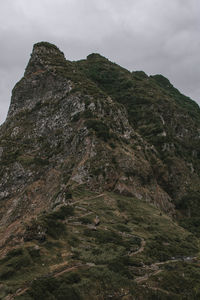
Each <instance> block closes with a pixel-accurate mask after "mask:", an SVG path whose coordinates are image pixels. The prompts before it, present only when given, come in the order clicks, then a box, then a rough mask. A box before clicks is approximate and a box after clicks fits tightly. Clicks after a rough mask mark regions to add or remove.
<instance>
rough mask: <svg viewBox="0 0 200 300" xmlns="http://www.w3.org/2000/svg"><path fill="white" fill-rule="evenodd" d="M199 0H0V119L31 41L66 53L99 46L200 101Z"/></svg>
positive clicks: (70, 54) (124, 63) (85, 52)
mask: <svg viewBox="0 0 200 300" xmlns="http://www.w3.org/2000/svg"><path fill="white" fill-rule="evenodd" d="M199 14H200V1H199V0H190V1H188V0H171V1H166V0H29V1H27V0H15V1H13V0H2V1H1V2H0V20H1V21H0V41H1V55H0V76H1V81H0V123H2V122H3V120H4V119H5V117H6V113H7V110H8V106H9V103H10V96H11V90H12V88H13V86H14V84H15V83H16V82H17V81H18V80H19V79H20V78H21V77H22V76H23V72H24V69H25V66H26V64H27V62H28V59H29V55H30V52H31V51H32V46H33V44H34V43H36V42H39V41H42V40H43V41H49V42H52V43H55V44H56V45H57V46H58V47H59V48H60V49H61V50H62V51H63V52H64V53H65V56H66V58H67V59H70V60H76V59H81V58H85V57H86V56H87V55H88V54H90V53H92V52H99V53H101V54H102V55H104V56H106V57H107V58H109V59H110V60H112V61H115V62H116V63H118V64H120V65H122V66H123V67H125V68H127V69H129V70H144V71H145V72H146V73H148V74H163V75H164V76H166V77H167V78H168V79H169V80H170V81H171V82H172V83H173V84H174V85H175V86H176V87H177V88H178V89H179V90H180V91H181V92H183V93H184V94H186V95H188V96H190V97H191V98H193V99H194V100H195V101H197V102H198V103H200V85H199V78H200V68H199V65H200V56H199V49H200V18H199Z"/></svg>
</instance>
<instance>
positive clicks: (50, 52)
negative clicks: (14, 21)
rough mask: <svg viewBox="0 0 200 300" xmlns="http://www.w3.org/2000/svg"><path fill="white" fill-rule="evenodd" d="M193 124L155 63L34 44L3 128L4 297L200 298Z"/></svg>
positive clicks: (199, 118)
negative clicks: (119, 61)
mask: <svg viewBox="0 0 200 300" xmlns="http://www.w3.org/2000/svg"><path fill="white" fill-rule="evenodd" d="M199 134H200V109H199V107H198V105H197V104H196V103H195V102H194V101H192V100H191V99H189V98H188V97H186V96H184V95H182V94H181V93H180V92H179V91H178V90H177V89H175V88H174V87H173V86H172V85H171V83H170V82H169V81H168V79H166V78H164V77H163V76H162V75H155V76H150V77H149V76H147V75H146V74H145V73H144V72H141V71H140V72H139V71H137V72H129V71H127V70H125V69H123V68H122V67H120V66H118V65H116V64H114V63H112V62H110V61H109V60H107V59H106V58H104V57H102V56H101V55H99V54H91V55H89V56H88V57H87V59H85V60H81V61H78V62H70V61H68V60H66V59H65V57H64V54H63V53H62V52H61V51H60V50H59V49H58V48H57V47H56V46H54V45H52V44H49V43H46V42H41V43H38V44H35V45H34V47H33V52H32V54H31V58H30V61H29V63H28V65H27V67H26V70H25V73H24V77H23V78H22V79H21V80H20V81H19V82H18V83H17V84H16V86H15V87H14V89H13V93H12V99H11V105H10V108H9V112H8V116H7V119H6V121H5V123H4V124H3V125H2V126H1V128H0V167H1V168H0V174H1V176H0V200H1V207H0V224H1V229H0V254H1V257H2V258H1V269H0V297H1V299H6V300H9V299H99V300H100V299H124V300H125V299H197V298H198V297H199V296H200V290H199V280H200V272H199V270H198V268H199V256H198V255H199V235H200V217H199V212H200V191H199V186H200V176H199V175H200V172H199V168H200V164H199V162H200V151H199V149H200V135H199ZM183 282H184V288H183ZM184 297H185V298H184Z"/></svg>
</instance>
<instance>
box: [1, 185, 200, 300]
mask: <svg viewBox="0 0 200 300" xmlns="http://www.w3.org/2000/svg"><path fill="white" fill-rule="evenodd" d="M71 197H72V198H73V201H75V203H76V201H78V206H76V205H70V206H62V207H60V208H59V209H57V210H55V211H53V212H52V213H49V214H45V215H44V216H43V215H41V216H40V217H39V218H38V220H37V221H35V223H32V225H31V226H32V227H31V226H30V225H29V227H30V228H32V230H33V229H34V230H35V232H37V230H38V226H40V227H39V228H40V231H42V230H44V232H45V236H46V238H45V240H44V241H43V242H42V243H41V242H39V248H38V246H37V247H35V246H34V245H35V242H37V240H36V239H35V240H34V239H33V240H32V241H31V242H30V241H27V242H26V241H25V245H24V248H19V249H16V250H13V251H11V252H9V253H8V254H7V256H6V257H5V258H4V259H3V260H2V261H1V265H2V266H3V268H2V271H1V274H0V280H1V281H2V282H4V283H6V284H7V288H9V285H10V284H11V285H12V289H13V291H14V290H15V289H17V287H19V286H20V284H21V285H22V284H24V280H25V279H24V277H23V275H22V272H23V274H24V276H27V278H28V280H29V282H28V283H27V278H26V286H27V284H28V290H27V291H26V292H24V294H23V295H20V296H17V297H16V299H19V300H20V299H21V300H22V299H30V300H31V299H42V297H43V298H44V297H46V298H47V299H68V298H66V297H69V299H91V300H92V299H98V297H100V296H101V297H103V299H106V297H108V295H115V297H116V299H118V298H119V297H121V296H120V295H121V294H122V289H124V293H125V294H126V293H127V294H129V295H134V296H136V295H140V296H141V295H143V297H146V298H145V299H156V298H153V297H155V295H158V293H159V294H160V296H159V297H160V298H159V299H165V298H162V297H164V296H163V293H162V292H161V291H160V292H157V293H156V292H155V291H153V290H151V288H148V289H146V288H143V287H142V286H141V285H140V284H137V278H138V277H140V276H141V277H142V276H144V275H145V272H146V271H145V270H150V271H149V272H152V273H153V272H155V270H154V268H153V264H154V263H160V262H162V263H164V264H163V265H161V266H160V267H159V268H160V270H161V272H162V273H161V274H162V276H169V277H166V282H165V281H164V278H165V277H162V278H163V281H162V282H161V284H160V285H159V286H162V288H163V289H167V290H168V291H170V293H172V294H170V295H176V294H177V293H178V291H179V289H181V280H179V279H177V281H176V291H175V289H173V288H171V289H169V288H168V286H167V284H169V283H170V282H171V277H170V276H171V275H170V274H172V273H171V269H170V268H171V265H172V266H173V262H174V260H177V259H178V262H177V263H179V261H180V263H181V261H182V260H183V259H185V257H191V259H193V256H195V255H197V253H198V241H197V239H196V238H195V237H194V236H193V235H192V234H189V233H188V232H187V231H185V230H184V229H182V228H181V227H179V226H177V224H174V223H173V222H172V220H171V219H170V218H169V217H167V216H166V215H165V214H162V215H160V212H159V210H157V209H156V208H155V207H153V206H152V205H149V204H148V203H145V202H143V201H142V200H137V199H135V198H132V197H125V196H120V195H118V194H114V193H104V195H102V196H101V197H98V194H96V193H93V192H90V191H88V190H86V189H85V188H84V186H80V187H78V188H77V189H76V190H74V191H72V195H71ZM108 199H109V201H108ZM111 203H112V204H111ZM96 215H98V216H99V218H100V224H99V225H98V226H97V227H96V228H95V227H94V226H93V225H92V224H93V220H94V217H95V216H96ZM66 221H67V224H66ZM77 221H78V222H77ZM80 221H81V223H80ZM33 224H35V225H33ZM34 226H35V227H34ZM29 233H30V232H29ZM30 243H31V244H30ZM64 253H68V254H67V255H66V254H65V255H64ZM168 260H169V262H168ZM174 263H176V261H175V262H174ZM190 263H191V262H190V261H189V262H188V263H187V262H185V264H186V269H187V268H188V270H189V268H190ZM193 264H194V268H196V264H195V263H194V262H193ZM43 265H44V266H45V267H42V266H43ZM168 268H169V270H170V271H168ZM14 269H16V271H15V272H14ZM28 270H29V273H27V272H28ZM30 271H31V272H30ZM36 271H37V275H36V273H35V272H36ZM27 274H28V275H27ZM173 276H174V275H173ZM177 276H178V277H177V278H179V276H180V274H179V273H177ZM35 277H36V278H35ZM33 278H34V280H33ZM153 279H154V277H153V276H152V277H151V276H150V277H149V279H148V278H147V280H148V282H149V287H151V285H152V286H154V281H153ZM186 281H187V278H186ZM167 282H168V283H167ZM174 284H175V283H174ZM189 284H191V286H192V288H191V291H192V292H191V293H190V294H191V295H193V294H194V291H195V288H196V286H197V285H196V281H195V282H194V283H191V281H189V280H188V281H187V282H186V286H189ZM192 293H193V294H192ZM63 297H65V298H63ZM151 297H152V298H151ZM174 299H175V298H174ZM177 299H178V298H177ZM191 299H192V298H191Z"/></svg>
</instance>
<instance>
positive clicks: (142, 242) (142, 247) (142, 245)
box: [130, 237, 146, 256]
mask: <svg viewBox="0 0 200 300" xmlns="http://www.w3.org/2000/svg"><path fill="white" fill-rule="evenodd" d="M140 239H141V247H140V248H139V249H138V250H137V251H135V252H132V253H131V254H130V256H133V255H136V254H138V253H141V252H143V251H144V247H145V245H146V242H145V240H144V239H143V238H141V237H140Z"/></svg>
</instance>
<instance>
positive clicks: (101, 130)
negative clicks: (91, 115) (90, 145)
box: [86, 119, 110, 142]
mask: <svg viewBox="0 0 200 300" xmlns="http://www.w3.org/2000/svg"><path fill="white" fill-rule="evenodd" d="M86 126H87V127H88V129H93V130H94V131H95V133H96V135H97V137H99V138H101V139H103V140H104V141H105V142H106V141H108V140H109V138H110V133H109V128H108V126H107V125H106V124H105V123H103V122H102V121H99V120H95V119H91V120H87V121H86Z"/></svg>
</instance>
